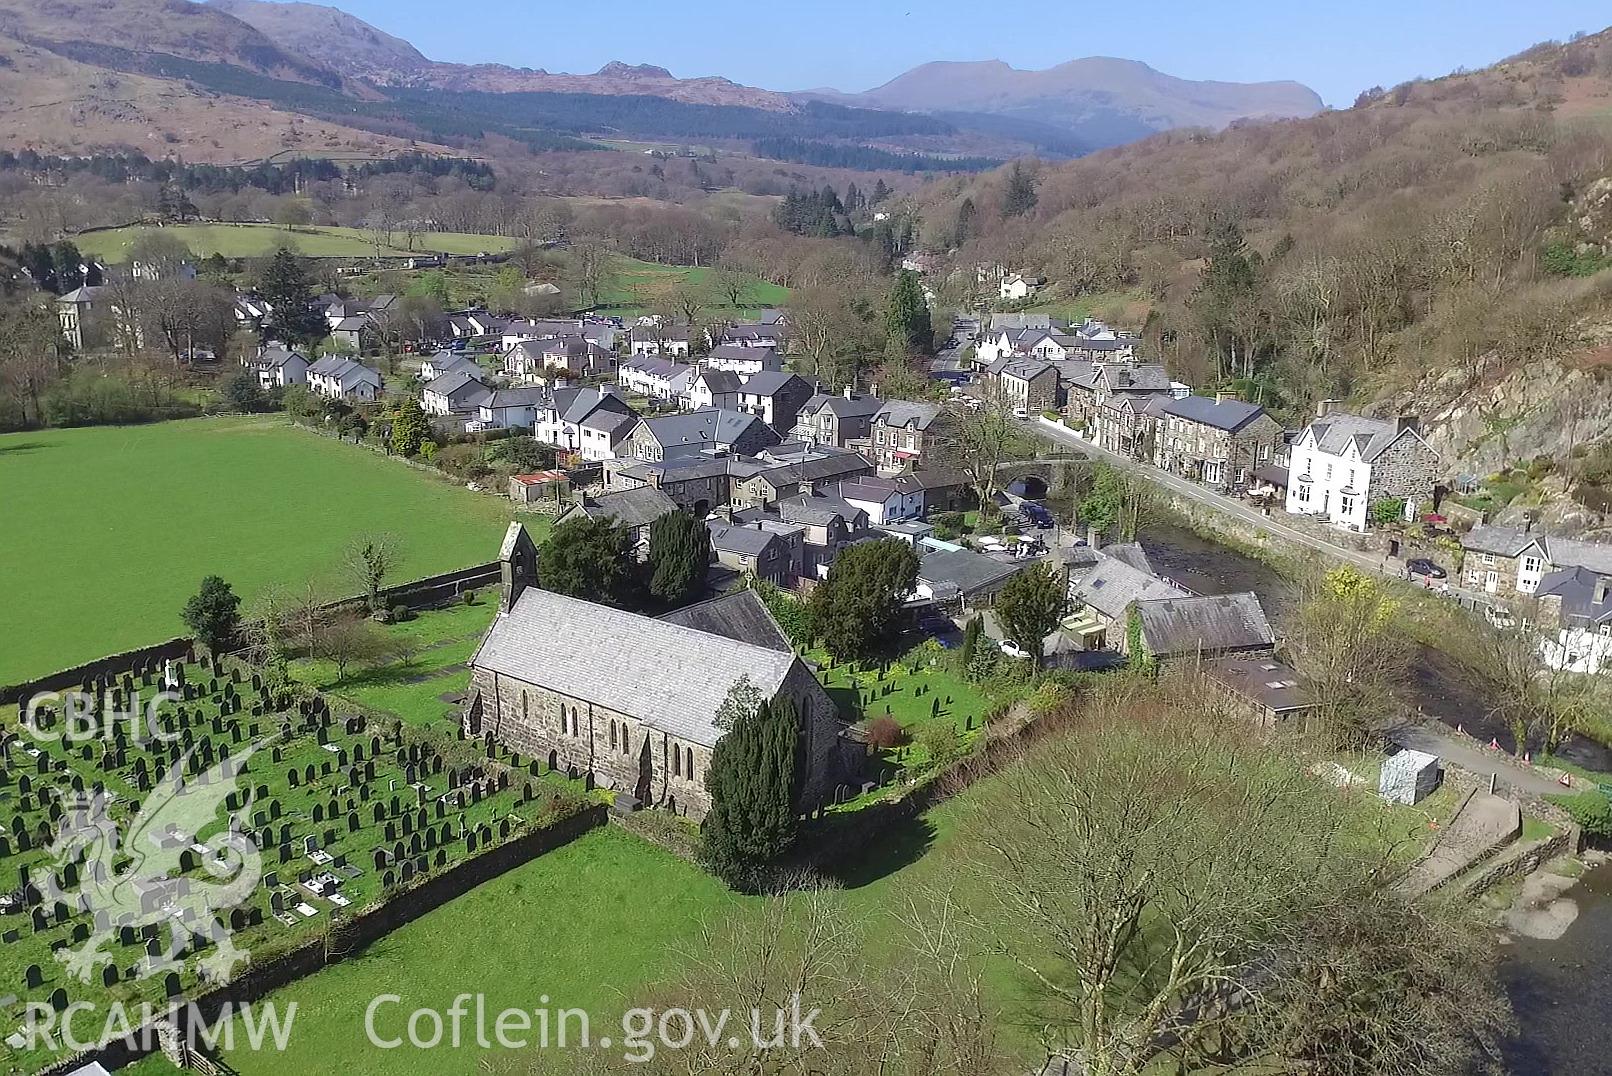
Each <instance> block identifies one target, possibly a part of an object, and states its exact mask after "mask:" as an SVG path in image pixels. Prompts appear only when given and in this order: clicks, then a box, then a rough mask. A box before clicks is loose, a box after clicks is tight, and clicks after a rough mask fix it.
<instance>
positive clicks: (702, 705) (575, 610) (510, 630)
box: [470, 586, 796, 747]
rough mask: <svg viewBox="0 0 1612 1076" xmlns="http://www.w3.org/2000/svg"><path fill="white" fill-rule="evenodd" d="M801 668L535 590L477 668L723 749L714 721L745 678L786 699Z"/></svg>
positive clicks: (749, 648) (503, 620)
mask: <svg viewBox="0 0 1612 1076" xmlns="http://www.w3.org/2000/svg"><path fill="white" fill-rule="evenodd" d="M795 662H796V658H795V655H794V654H792V653H781V652H779V651H777V650H771V649H768V648H767V647H765V646H757V645H755V644H754V643H750V642H744V641H738V640H734V639H729V638H724V637H723V636H721V635H713V634H711V633H709V632H705V631H700V630H698V629H696V628H692V627H684V626H683V625H681V624H675V623H672V622H670V621H666V620H655V619H653V618H651V617H646V616H640V615H638V614H637V613H629V612H626V611H624V610H621V609H612V608H610V607H609V606H605V605H595V604H594V603H592V602H585V601H581V600H579V599H577V598H569V597H566V596H565V595H563V594H556V593H554V592H553V591H549V590H541V589H539V588H537V587H535V586H533V587H528V588H526V589H525V590H523V591H521V592H520V597H519V598H517V599H516V601H515V607H514V608H513V609H511V610H510V611H508V612H506V613H499V615H498V618H497V619H496V620H494V621H493V625H492V627H491V628H490V629H489V630H488V632H487V636H486V638H485V639H483V640H482V643H481V646H480V647H479V648H477V650H476V653H475V656H474V657H472V658H471V659H470V664H471V666H472V667H473V668H477V669H486V670H488V671H490V672H495V673H497V674H499V675H500V676H509V677H513V678H514V679H516V680H521V681H524V682H526V683H529V684H535V685H538V686H540V687H544V688H548V689H549V690H551V691H555V692H558V693H559V694H561V695H566V696H569V697H570V698H573V699H576V700H578V701H580V702H585V703H592V704H594V705H596V706H602V707H604V708H606V709H610V710H614V711H616V712H617V713H621V714H626V715H628V716H629V717H634V718H637V719H638V720H640V721H642V722H644V723H645V724H647V725H649V726H651V727H653V728H656V729H661V730H663V731H665V732H668V733H671V734H672V735H673V736H676V737H678V738H679V739H682V740H687V741H689V742H690V743H697V744H700V745H702V746H705V747H715V746H716V742H717V740H718V739H720V738H721V736H722V731H721V730H720V729H718V728H717V727H716V726H715V725H713V724H712V721H713V719H714V718H715V716H716V712H717V710H718V708H720V707H721V705H722V702H723V700H724V699H726V698H727V694H728V690H729V688H731V687H732V686H733V683H734V681H736V680H737V679H738V678H739V677H740V676H741V675H747V676H749V677H750V680H751V682H752V683H754V684H755V685H756V687H757V688H758V689H760V691H761V693H762V694H763V695H764V696H766V697H767V698H773V697H776V696H777V694H778V692H779V690H780V689H781V688H782V687H783V683H784V680H785V678H786V677H787V676H788V675H789V673H790V670H791V669H792V668H793V667H794V665H795Z"/></svg>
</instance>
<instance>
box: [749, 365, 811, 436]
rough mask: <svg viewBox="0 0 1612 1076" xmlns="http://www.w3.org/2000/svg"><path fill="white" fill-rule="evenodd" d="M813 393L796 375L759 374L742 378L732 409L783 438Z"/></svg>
mask: <svg viewBox="0 0 1612 1076" xmlns="http://www.w3.org/2000/svg"><path fill="white" fill-rule="evenodd" d="M751 350H754V349H751ZM814 392H815V390H814V389H813V387H812V384H811V382H809V381H807V380H806V379H805V378H804V377H801V376H800V375H799V374H791V373H787V372H785V371H782V370H762V371H760V372H759V373H754V374H746V375H743V383H742V384H741V385H740V386H739V399H738V401H737V403H736V404H735V405H734V407H735V410H738V411H743V412H745V413H746V414H751V415H755V416H756V417H757V418H759V419H761V421H763V422H765V423H766V424H767V425H768V426H770V427H772V429H773V432H775V433H777V434H778V436H780V437H783V436H786V435H787V434H788V433H789V431H790V430H792V429H794V428H795V423H796V422H797V421H798V420H799V418H800V411H801V408H803V407H805V406H806V401H807V400H810V399H811V398H812V395H813V393H814Z"/></svg>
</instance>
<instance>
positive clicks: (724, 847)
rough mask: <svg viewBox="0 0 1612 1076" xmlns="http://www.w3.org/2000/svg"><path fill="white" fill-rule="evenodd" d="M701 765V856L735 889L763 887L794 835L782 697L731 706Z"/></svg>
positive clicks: (791, 719)
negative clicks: (707, 801) (704, 808)
mask: <svg viewBox="0 0 1612 1076" xmlns="http://www.w3.org/2000/svg"><path fill="white" fill-rule="evenodd" d="M735 709H736V710H737V711H738V712H737V713H736V714H735V715H734V717H735V720H734V723H733V727H732V728H731V729H730V730H729V731H728V732H727V734H726V735H725V736H723V737H722V739H720V740H718V741H717V745H716V749H715V750H714V751H713V752H712V753H711V766H710V768H709V769H708V770H707V771H706V775H705V787H706V789H707V791H709V792H710V793H711V810H710V812H709V813H708V814H706V816H705V820H704V822H702V823H701V824H700V858H701V860H702V861H703V862H704V863H705V865H706V867H707V868H708V869H709V870H710V871H711V872H712V873H713V874H715V875H716V876H717V877H719V878H721V879H722V880H723V881H725V882H727V883H728V885H730V886H732V887H733V888H734V889H738V890H742V891H745V892H755V891H757V890H759V889H762V888H764V887H765V885H766V883H767V881H768V879H769V877H770V875H771V873H772V869H773V868H774V867H775V866H776V865H777V864H778V861H779V860H780V859H781V858H782V857H783V855H784V854H785V853H786V852H788V851H789V849H790V848H791V847H793V846H794V843H795V743H796V740H797V731H796V730H797V720H796V716H795V709H794V707H793V706H792V705H790V704H789V703H788V702H787V701H780V702H776V703H768V702H766V701H763V702H761V703H760V704H759V705H757V706H756V707H755V709H754V710H752V711H750V712H748V713H746V712H744V710H743V708H740V707H736V708H735Z"/></svg>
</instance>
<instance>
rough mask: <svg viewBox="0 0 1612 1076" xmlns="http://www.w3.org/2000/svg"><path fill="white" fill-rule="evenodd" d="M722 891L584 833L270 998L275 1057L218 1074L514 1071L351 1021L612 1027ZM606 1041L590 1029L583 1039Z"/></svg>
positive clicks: (516, 1056) (685, 870) (625, 843)
mask: <svg viewBox="0 0 1612 1076" xmlns="http://www.w3.org/2000/svg"><path fill="white" fill-rule="evenodd" d="M739 904H740V900H739V898H736V897H734V896H733V895H732V894H730V893H729V892H728V891H727V890H726V889H724V888H723V886H722V885H721V883H719V882H717V881H716V880H715V879H713V878H711V877H710V876H709V875H707V874H705V873H704V872H702V871H700V870H698V869H697V868H695V867H693V866H691V865H689V864H688V863H685V862H684V861H682V860H680V859H677V858H676V857H675V856H672V855H671V854H669V853H667V852H663V851H661V850H660V849H658V848H656V847H654V846H653V845H650V844H648V843H646V842H644V841H641V840H639V839H638V838H637V837H635V836H632V835H631V834H628V833H625V832H623V831H621V830H619V829H615V828H610V829H605V830H601V831H596V832H594V833H591V834H589V835H588V836H586V837H583V838H582V839H580V840H578V841H575V842H573V843H572V844H569V845H567V846H565V847H564V848H561V849H558V850H557V851H555V852H552V853H550V854H548V855H546V856H543V857H541V858H539V859H536V860H533V861H532V862H531V863H528V864H526V865H525V866H522V867H519V868H517V869H516V870H513V871H511V872H510V873H508V874H506V875H504V876H503V877H501V878H498V879H496V880H494V881H492V882H488V883H487V884H485V885H482V886H478V887H477V888H476V889H474V890H472V891H471V892H470V893H468V894H466V895H465V896H463V897H460V898H459V899H457V900H455V901H453V902H452V903H451V904H448V905H447V906H445V907H443V908H439V909H438V910H436V911H434V912H432V913H431V914H429V915H427V916H425V917H423V918H421V919H418V920H416V921H415V922H413V923H411V924H409V925H408V926H406V927H403V928H402V929H401V930H398V931H396V932H394V933H392V934H390V935H388V936H387V937H386V938H384V939H382V940H381V941H380V942H378V943H376V944H374V945H372V946H370V947H369V948H368V949H366V950H364V952H363V953H362V954H360V955H359V956H358V957H357V958H356V959H353V960H348V961H344V962H342V963H340V964H337V965H335V966H333V967H330V968H327V969H325V970H324V971H322V972H320V973H319V974H317V975H314V976H312V977H311V978H308V979H304V980H302V981H301V982H299V983H296V984H294V985H292V986H290V987H288V988H286V989H284V990H281V991H279V992H277V993H275V994H274V995H273V996H272V997H273V1000H274V1002H275V1003H276V1004H277V1005H280V1006H284V1005H286V1004H288V1003H289V1002H296V1003H297V1007H298V1008H297V1016H296V1024H295V1027H294V1029H293V1031H292V1035H291V1039H290V1046H289V1049H288V1050H286V1052H284V1053H268V1052H263V1053H257V1054H254V1053H252V1052H251V1051H249V1050H245V1049H239V1048H238V1049H236V1050H234V1051H232V1052H231V1053H229V1054H228V1055H227V1060H228V1061H229V1063H230V1065H231V1066H232V1067H234V1068H235V1069H237V1070H238V1071H239V1072H241V1073H243V1074H245V1076H254V1074H256V1073H283V1072H294V1071H301V1072H346V1073H352V1074H355V1076H356V1074H361V1073H387V1074H392V1073H399V1074H401V1073H439V1072H474V1071H495V1072H523V1071H527V1070H528V1067H529V1066H528V1064H527V1062H528V1059H527V1058H526V1057H525V1056H524V1054H523V1053H521V1052H509V1051H498V1050H497V1049H496V1048H495V1050H494V1051H491V1052H484V1051H480V1050H478V1049H477V1048H476V1047H475V1045H474V1042H473V1040H472V1041H471V1042H470V1043H467V1044H466V1045H465V1046H464V1047H463V1048H461V1049H459V1050H449V1049H441V1050H435V1051H421V1050H416V1049H414V1048H413V1047H411V1046H407V1045H405V1046H404V1047H403V1048H400V1049H396V1050H380V1049H377V1048H376V1047H374V1046H372V1045H371V1044H370V1043H369V1041H368V1039H367V1038H366V1037H365V1034H364V1019H363V1015H364V1010H365V1008H366V1007H367V1006H368V1005H369V1003H370V1001H371V999H373V998H374V997H376V996H377V995H378V994H382V993H391V994H397V995H399V996H400V997H401V998H402V1001H401V1002H400V1003H398V1004H397V1005H395V1006H391V1007H389V1008H385V1009H382V1010H379V1014H378V1015H377V1018H376V1030H377V1031H378V1032H381V1033H383V1034H387V1035H392V1034H402V1033H403V1032H404V1021H405V1020H406V1018H407V1016H408V1014H409V1013H410V1012H411V1011H413V1010H414V1009H416V1008H419V1007H422V1006H425V1007H432V1008H437V1009H440V1010H446V1009H447V1008H448V1006H449V1005H450V1004H451V1003H452V1001H453V999H454V997H455V996H456V995H458V994H482V995H484V996H485V997H486V999H487V1000H486V1005H487V1008H488V1010H489V1011H494V1012H496V1011H497V1010H499V1009H503V1008H524V1009H528V1010H530V1009H534V1008H537V1007H539V1006H541V1005H543V1004H544V1002H543V1001H542V1000H541V999H542V998H544V997H545V996H547V998H548V999H549V1000H548V1002H547V1004H548V1005H549V1006H550V1007H551V1008H553V1009H559V1008H562V1007H564V1008H569V1007H579V1008H585V1009H587V1010H588V1011H589V1012H590V1013H591V1014H593V1016H594V1018H595V1019H596V1020H609V1021H611V1022H612V1023H616V1024H617V1027H618V1028H619V1020H620V1014H621V1012H622V1011H623V1010H625V1009H626V1008H627V1007H629V1006H630V1005H632V1004H634V1003H635V1000H634V998H635V995H636V994H637V992H638V991H640V990H642V989H643V988H644V987H646V986H648V985H650V984H652V983H654V982H656V981H659V980H661V979H663V978H666V977H668V976H670V975H672V974H675V972H676V970H677V967H678V965H679V963H680V962H681V960H682V954H683V953H686V952H692V951H693V949H694V946H695V943H696V942H698V940H699V937H700V931H701V928H702V926H703V925H704V924H706V923H708V922H715V921H716V918H717V917H720V916H722V915H724V914H727V913H728V912H730V911H732V910H733V909H734V908H736V907H737V906H739ZM600 1033H603V1034H609V1033H610V1032H609V1030H608V1029H602V1028H595V1034H596V1035H597V1034H600Z"/></svg>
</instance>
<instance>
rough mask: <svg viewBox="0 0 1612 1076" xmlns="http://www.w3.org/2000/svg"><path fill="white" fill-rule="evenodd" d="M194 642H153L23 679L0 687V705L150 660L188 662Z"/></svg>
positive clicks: (77, 684) (179, 638)
mask: <svg viewBox="0 0 1612 1076" xmlns="http://www.w3.org/2000/svg"><path fill="white" fill-rule="evenodd" d="M195 648H196V641H195V640H194V639H191V638H190V637H188V636H183V635H181V636H177V637H175V638H172V639H169V640H168V641H167V642H165V643H154V644H152V645H151V646H140V647H136V648H134V649H133V650H123V651H120V652H119V653H116V654H108V655H106V656H105V657H101V658H95V659H93V660H91V661H86V662H84V663H83V664H82V665H74V666H73V667H72V668H70V669H62V670H61V671H59V672H53V673H49V674H47V675H45V676H41V677H40V678H39V679H37V680H26V681H23V682H22V683H18V684H11V685H8V686H5V687H0V706H11V705H14V704H16V703H20V702H22V701H23V700H24V699H26V698H28V697H29V696H30V695H35V694H38V693H39V692H41V691H62V690H65V689H67V688H71V687H81V686H83V683H84V681H85V680H88V679H90V678H91V677H96V676H101V675H103V674H106V673H121V672H124V671H126V670H128V669H131V668H133V667H134V666H136V665H143V664H145V663H147V662H150V661H165V660H168V659H170V658H185V659H186V660H190V659H191V658H192V657H193V655H194V652H195Z"/></svg>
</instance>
